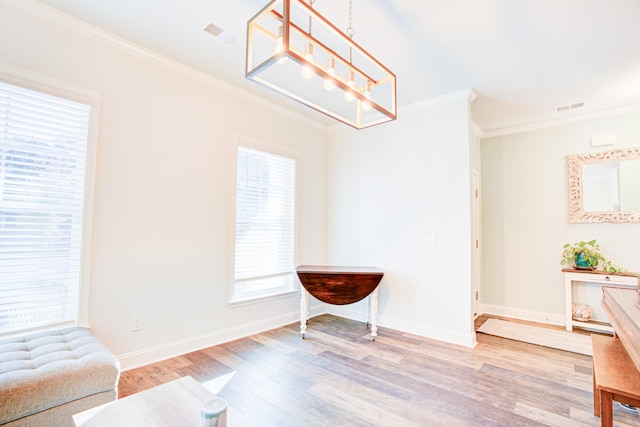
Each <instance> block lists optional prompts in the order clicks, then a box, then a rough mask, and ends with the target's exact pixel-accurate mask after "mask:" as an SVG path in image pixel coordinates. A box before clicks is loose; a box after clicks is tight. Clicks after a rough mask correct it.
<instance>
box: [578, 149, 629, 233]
mask: <svg viewBox="0 0 640 427" xmlns="http://www.w3.org/2000/svg"><path fill="white" fill-rule="evenodd" d="M567 166H568V173H569V222H570V223H572V224H575V223H598V222H616V223H622V222H640V147H635V148H622V149H618V150H611V151H604V152H600V153H586V154H570V155H568V156H567Z"/></svg>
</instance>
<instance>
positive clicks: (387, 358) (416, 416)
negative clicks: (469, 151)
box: [119, 315, 640, 427]
mask: <svg viewBox="0 0 640 427" xmlns="http://www.w3.org/2000/svg"><path fill="white" fill-rule="evenodd" d="M479 324H481V321H479V322H477V323H476V326H478V325H479ZM298 327H299V326H298V325H297V324H292V325H288V326H285V327H282V328H278V329H274V330H272V331H268V332H264V333H261V334H258V335H254V336H251V337H248V338H243V339H240V340H236V341H232V342H229V343H226V344H222V345H218V346H215V347H210V348H207V349H204V350H200V351H197V352H194V353H190V354H186V355H183V356H180V357H176V358H173V359H169V360H166V361H163V362H160V363H155V364H152V365H148V366H145V367H141V368H138V369H133V370H130V371H126V372H123V373H122V376H121V379H120V384H119V392H120V397H123V396H126V395H129V394H132V393H136V392H139V391H142V390H144V389H147V388H150V387H153V386H155V385H159V384H162V383H165V382H167V381H171V380H174V379H177V378H180V377H182V376H185V375H191V376H192V377H194V378H195V379H196V380H198V381H200V382H205V381H208V380H211V379H214V378H216V377H219V376H221V375H224V374H228V373H230V372H234V371H235V372H236V373H235V375H234V376H233V377H232V379H231V380H230V381H229V383H228V384H227V385H226V386H225V387H224V388H223V389H222V391H221V392H220V395H221V396H222V397H224V398H226V399H227V400H228V402H229V406H230V407H232V408H233V409H234V412H235V415H236V417H235V419H234V418H232V417H230V419H229V424H228V425H229V427H237V426H242V427H245V426H261V427H271V426H274V427H275V426H277V427H282V426H385V427H386V426H393V427H397V426H448V427H449V426H599V425H600V422H599V419H598V418H596V417H594V416H593V401H592V399H593V396H592V391H591V387H592V382H591V381H592V379H591V357H589V356H583V355H579V354H574V353H568V352H564V351H560V350H554V349H549V348H545V347H540V346H536V345H532V344H526V343H520V342H517V341H511V340H507V339H503V338H498V337H493V336H490V335H484V334H478V345H477V346H476V347H475V348H473V349H470V348H465V347H461V346H456V345H452V344H446V343H442V342H439V341H435V340H430V339H426V338H421V337H417V336H413V335H409V334H405V333H400V332H398V331H394V330H391V329H387V328H380V330H379V337H378V338H377V339H376V341H375V342H372V341H371V340H370V338H369V336H368V332H367V330H366V329H365V325H364V324H363V323H361V322H356V321H352V320H346V319H342V318H338V317H334V316H330V315H323V316H319V317H315V318H313V319H311V320H310V321H309V329H308V332H307V338H306V339H304V340H303V339H301V337H300V334H299V333H298ZM614 420H615V424H614V425H616V426H640V419H639V418H638V416H636V415H632V414H628V413H626V412H624V411H623V410H622V409H620V408H618V407H614Z"/></svg>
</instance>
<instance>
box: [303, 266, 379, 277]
mask: <svg viewBox="0 0 640 427" xmlns="http://www.w3.org/2000/svg"><path fill="white" fill-rule="evenodd" d="M296 272H298V273H322V274H380V275H382V274H384V273H383V272H382V270H380V269H379V268H376V267H343V266H336V265H300V266H298V267H296Z"/></svg>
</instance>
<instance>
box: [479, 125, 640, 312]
mask: <svg viewBox="0 0 640 427" xmlns="http://www.w3.org/2000/svg"><path fill="white" fill-rule="evenodd" d="M604 134H616V135H617V143H616V144H615V145H614V146H606V147H591V145H590V140H591V137H592V136H597V135H604ZM481 144H482V190H483V191H482V194H483V198H482V218H483V223H482V234H483V236H484V237H483V243H484V245H483V249H482V272H483V273H482V292H481V299H482V302H483V305H484V311H485V312H487V313H493V314H503V315H508V316H512V317H519V318H523V319H529V320H535V321H542V322H548V323H556V324H563V323H564V318H563V317H562V316H563V314H564V288H563V284H564V282H563V274H562V272H561V269H562V266H561V265H560V260H561V254H562V247H563V246H564V244H565V243H573V242H576V241H580V240H591V239H597V241H598V243H599V244H600V247H601V249H602V252H603V253H604V255H605V256H606V257H607V258H609V259H612V260H613V261H614V262H615V263H617V264H620V265H622V266H624V267H625V268H626V269H627V270H629V271H640V256H639V254H638V250H637V247H638V242H639V241H640V224H611V223H603V224H569V219H568V216H569V196H568V194H569V190H568V180H567V164H566V161H567V155H568V154H579V153H588V152H600V151H607V150H609V149H616V148H625V147H637V146H640V114H638V113H633V114H626V115H620V116H617V117H609V118H600V119H592V120H589V121H584V122H580V123H573V124H567V125H563V126H557V127H553V128H548V129H542V130H537V131H530V132H523V133H517V134H513V135H506V136H497V137H493V138H487V139H484V140H482V142H481ZM638 185H640V184H638ZM590 303H591V305H594V306H599V302H598V301H590Z"/></svg>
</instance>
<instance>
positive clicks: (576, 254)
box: [560, 239, 623, 273]
mask: <svg viewBox="0 0 640 427" xmlns="http://www.w3.org/2000/svg"><path fill="white" fill-rule="evenodd" d="M560 264H562V265H566V266H569V267H572V268H577V269H585V270H595V269H597V268H598V267H600V269H602V270H604V271H606V272H608V273H618V272H621V271H623V269H622V268H621V267H619V266H617V265H615V264H613V263H612V262H611V261H609V260H608V259H606V258H605V257H604V256H603V255H602V253H601V252H600V245H599V244H598V243H597V242H596V240H595V239H593V240H591V241H589V242H577V243H574V244H572V245H570V244H569V243H567V244H566V245H564V251H563V252H562V261H561V262H560Z"/></svg>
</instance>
